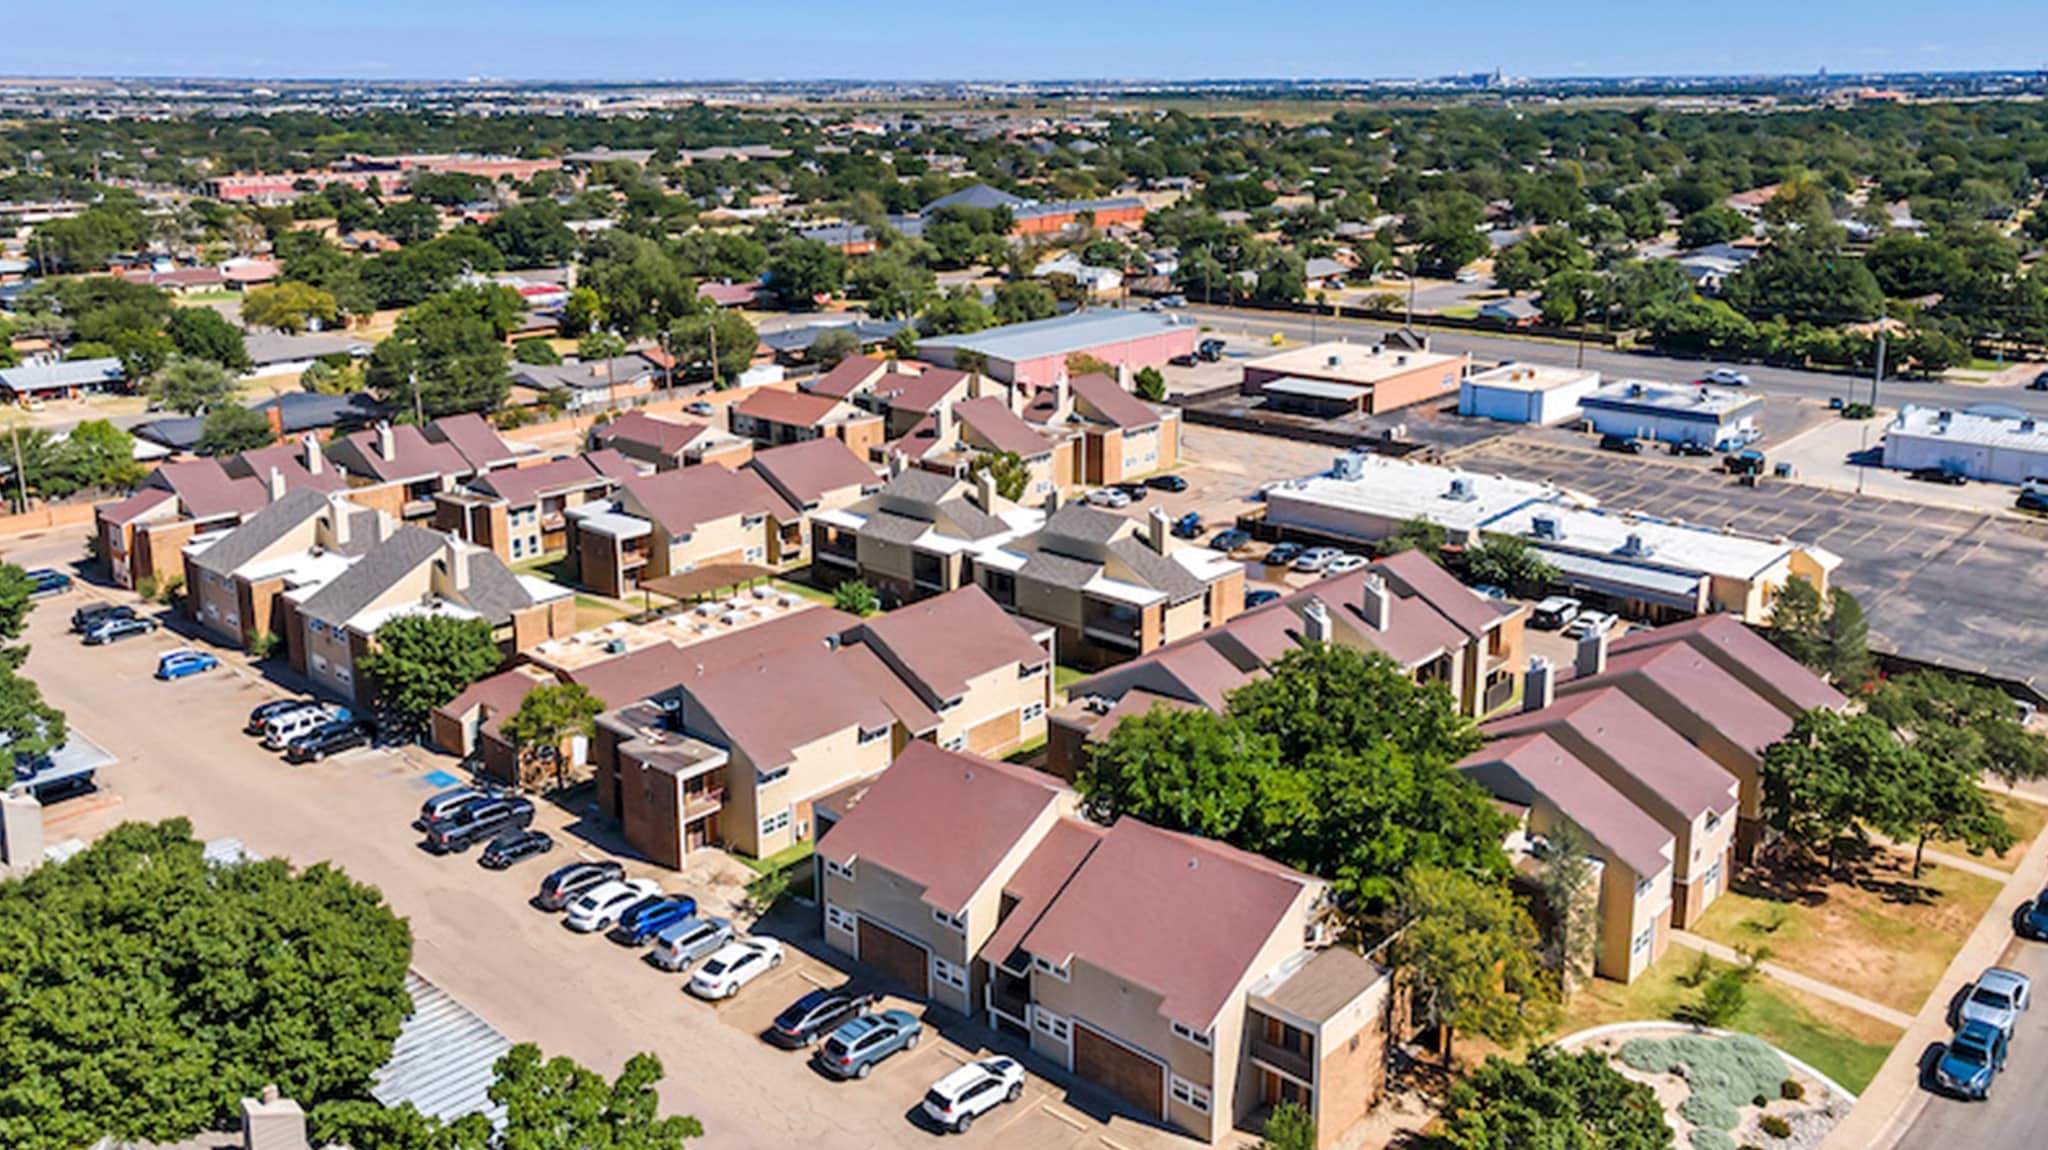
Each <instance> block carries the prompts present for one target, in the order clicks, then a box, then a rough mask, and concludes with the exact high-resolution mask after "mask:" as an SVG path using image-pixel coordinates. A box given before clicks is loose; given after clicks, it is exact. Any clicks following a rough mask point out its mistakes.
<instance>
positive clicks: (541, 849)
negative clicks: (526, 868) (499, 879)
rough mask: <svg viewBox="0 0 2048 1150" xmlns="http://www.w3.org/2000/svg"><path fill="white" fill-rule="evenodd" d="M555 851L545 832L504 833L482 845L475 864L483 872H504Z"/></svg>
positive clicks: (519, 831)
mask: <svg viewBox="0 0 2048 1150" xmlns="http://www.w3.org/2000/svg"><path fill="white" fill-rule="evenodd" d="M554 849H555V840H554V837H553V836H551V835H549V834H548V832H546V831H537V830H534V829H532V828H531V827H526V828H522V829H520V830H516V831H506V832H505V833H504V834H501V835H499V836H498V837H497V838H494V839H492V840H491V841H490V842H488V843H485V844H484V853H482V854H480V855H478V856H477V859H476V863H477V865H478V866H480V867H482V868H484V869H485V870H504V869H505V868H506V867H509V866H511V865H512V864H513V863H516V862H521V861H524V860H526V859H530V858H532V857H534V856H535V855H544V854H546V853H548V852H549V851H551V850H554Z"/></svg>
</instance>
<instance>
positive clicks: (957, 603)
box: [847, 586, 1053, 755]
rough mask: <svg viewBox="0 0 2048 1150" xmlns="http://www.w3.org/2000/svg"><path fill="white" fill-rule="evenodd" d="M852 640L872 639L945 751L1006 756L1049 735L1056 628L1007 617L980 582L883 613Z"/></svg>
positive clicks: (883, 659) (933, 737) (869, 640)
mask: <svg viewBox="0 0 2048 1150" xmlns="http://www.w3.org/2000/svg"><path fill="white" fill-rule="evenodd" d="M847 641H849V642H860V643H866V644H867V645H868V647H869V648H870V649H872V650H873V651H874V652H875V654H877V655H879V656H881V659H882V662H883V663H885V664H887V665H888V667H889V669H890V670H891V671H894V672H895V673H896V675H897V677H898V678H900V679H902V680H903V681H904V682H905V683H907V684H908V685H909V686H910V688H911V689H912V690H913V691H915V692H916V693H917V696H918V699H919V700H920V701H921V702H923V703H924V705H925V706H927V707H929V708H930V709H931V710H932V713H933V714H936V715H937V716H938V717H939V725H938V729H937V730H936V731H934V732H933V733H932V740H933V741H934V742H936V743H937V744H938V745H939V746H941V747H944V748H946V749H947V750H955V751H958V750H967V751H973V752H975V753H976V754H983V755H1005V754H1008V753H1009V752H1010V751H1013V750H1015V749H1016V748H1018V747H1019V746H1023V745H1025V744H1027V743H1032V742H1037V741H1040V740H1042V739H1044V737H1045V730H1046V727H1045V724H1046V714H1047V712H1048V711H1049V710H1050V709H1051V707H1052V695H1053V686H1052V679H1053V675H1052V667H1053V629H1052V628H1051V627H1047V626H1045V625H1043V624H1039V623H1035V622H1033V621H1031V620H1028V619H1019V618H1016V617H1013V616H1011V615H1008V614H1005V613H1004V612H1003V609H1002V608H1000V607H998V606H996V605H995V603H994V602H993V601H991V600H990V599H989V597H988V595H987V593H985V592H983V591H982V590H981V589H980V588H979V587H974V586H967V587H961V588H959V589H958V590H954V591H948V592H946V593H945V594H943V595H934V596H932V597H931V598H929V599H920V600H918V601H917V602H915V603H908V604H905V605H904V606H902V607H898V608H897V609H896V610H894V611H890V612H888V613H886V614H882V615H877V616H875V617H873V618H871V619H869V620H867V621H866V622H864V623H863V624H862V625H861V627H860V629H859V631H858V632H857V633H855V634H853V635H850V636H849V637H848V639H847Z"/></svg>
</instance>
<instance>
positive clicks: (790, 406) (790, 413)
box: [733, 388, 840, 427]
mask: <svg viewBox="0 0 2048 1150" xmlns="http://www.w3.org/2000/svg"><path fill="white" fill-rule="evenodd" d="M839 403H840V401H839V400H837V399H834V398H832V397H831V396H829V395H800V394H797V393H795V392H788V391H777V390H775V389H774V388H763V389H761V390H760V391H757V392H755V393H754V394H752V395H750V396H748V397H747V398H745V399H743V400H741V401H740V402H739V404H738V405H737V406H736V407H734V408H733V410H734V411H737V412H738V413H739V414H741V415H747V416H752V417H753V418H755V419H759V420H764V421H766V422H769V423H780V424H785V425H787V426H790V427H815V426H817V425H818V423H819V422H821V421H822V420H824V418H825V417H826V416H828V415H830V414H832V410H833V409H834V408H836V407H838V406H839Z"/></svg>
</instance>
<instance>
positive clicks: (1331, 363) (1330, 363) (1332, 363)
mask: <svg viewBox="0 0 2048 1150" xmlns="http://www.w3.org/2000/svg"><path fill="white" fill-rule="evenodd" d="M1343 362H1344V357H1343V356H1340V355H1338V354H1337V353H1336V352H1331V353H1330V357H1329V358H1328V359H1325V360H1324V361H1323V366H1325V367H1336V366H1338V365H1340V364H1342V363H1343Z"/></svg>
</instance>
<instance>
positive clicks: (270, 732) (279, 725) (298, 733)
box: [263, 703, 355, 751]
mask: <svg viewBox="0 0 2048 1150" xmlns="http://www.w3.org/2000/svg"><path fill="white" fill-rule="evenodd" d="M353 718H355V716H354V715H351V714H349V710H348V708H347V707H338V706H335V705H333V704H331V703H322V704H320V705H318V706H315V707H306V708H302V709H300V710H296V711H286V712H284V713H283V714H281V715H272V716H271V717H270V718H269V719H267V720H265V721H264V723H263V745H264V746H266V747H269V748H270V749H271V750H273V751H282V750H284V749H285V748H286V747H289V746H291V745H292V744H293V743H295V742H298V741H299V740H300V739H301V738H303V737H305V736H306V735H310V734H312V733H313V732H314V731H317V730H319V729H320V728H321V727H324V726H326V725H327V724H329V723H342V722H347V721H348V720H350V719H353Z"/></svg>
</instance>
